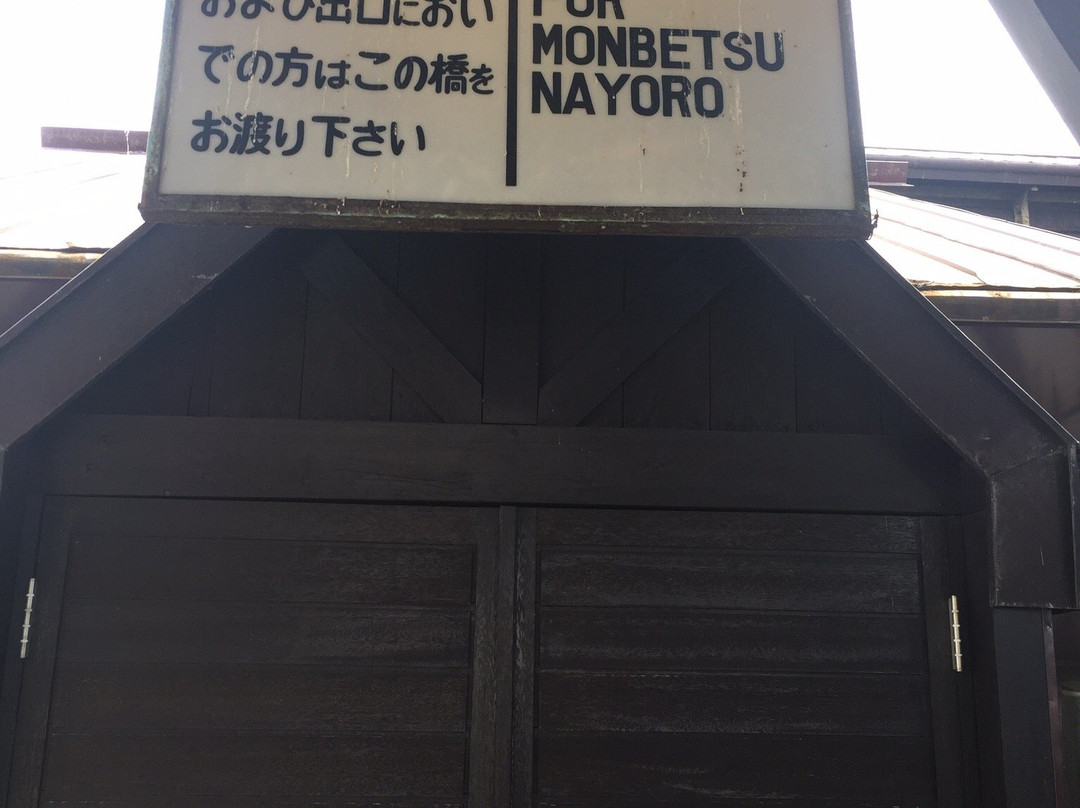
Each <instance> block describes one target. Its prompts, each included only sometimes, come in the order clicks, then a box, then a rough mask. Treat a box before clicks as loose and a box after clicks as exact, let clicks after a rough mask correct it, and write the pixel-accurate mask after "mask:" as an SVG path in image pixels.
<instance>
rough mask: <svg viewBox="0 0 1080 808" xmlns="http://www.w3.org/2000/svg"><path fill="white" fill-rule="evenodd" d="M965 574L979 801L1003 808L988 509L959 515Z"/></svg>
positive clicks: (974, 496) (981, 495)
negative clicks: (977, 756) (967, 584)
mask: <svg viewBox="0 0 1080 808" xmlns="http://www.w3.org/2000/svg"><path fill="white" fill-rule="evenodd" d="M976 482H981V483H982V484H983V485H985V480H982V479H981V478H980V480H979V481H975V480H967V481H966V484H967V485H968V486H969V487H970V488H972V489H973V490H972V491H971V500H970V501H971V502H972V503H974V502H975V501H976V500H978V501H979V502H983V504H984V506H985V502H984V500H985V491H978V492H976V490H975V489H979V488H981V486H979V485H977V484H976ZM962 526H963V531H964V545H965V548H966V550H967V553H966V556H965V561H966V566H967V578H968V580H969V581H971V590H970V598H969V604H970V609H969V612H968V614H969V617H968V619H967V620H965V621H964V623H965V628H966V629H967V631H966V633H965V637H966V638H967V642H966V643H965V648H966V653H965V656H966V658H967V659H968V663H969V664H968V670H970V671H971V678H972V682H973V684H974V690H975V719H976V724H977V726H978V744H979V779H980V781H981V782H980V785H981V792H980V798H981V800H980V803H977V804H981V805H982V806H983V808H1004V806H1005V775H1004V768H1005V765H1004V753H1003V751H1002V744H1001V737H1002V736H1001V713H1000V708H999V699H998V677H997V670H996V666H997V661H996V653H995V650H994V621H993V614H994V609H992V608H991V606H990V603H991V600H990V597H991V596H990V565H989V559H988V555H987V554H988V552H989V544H990V538H989V526H988V521H987V516H986V513H985V512H983V511H977V512H973V513H971V514H969V515H968V516H966V517H964V519H963V523H962Z"/></svg>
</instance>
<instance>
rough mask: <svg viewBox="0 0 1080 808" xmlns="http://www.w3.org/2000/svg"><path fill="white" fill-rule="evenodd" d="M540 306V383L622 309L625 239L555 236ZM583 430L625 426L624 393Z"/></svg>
mask: <svg viewBox="0 0 1080 808" xmlns="http://www.w3.org/2000/svg"><path fill="white" fill-rule="evenodd" d="M545 243H546V249H545V251H544V255H543V267H544V269H543V281H542V286H541V305H540V323H541V326H540V327H541V331H540V335H541V336H540V384H541V386H543V385H544V384H545V383H546V382H548V381H549V380H550V379H551V378H552V377H553V376H554V375H555V374H556V373H558V372H559V371H560V370H561V369H562V368H563V366H564V365H565V364H566V363H567V362H568V361H569V360H570V359H571V358H572V357H574V356H575V355H576V354H577V353H578V351H580V350H581V349H582V348H584V347H585V346H586V345H587V344H588V343H589V342H590V341H591V340H592V338H593V337H595V336H596V335H597V334H599V333H600V332H601V331H602V330H603V329H604V327H605V326H606V325H607V324H608V323H609V322H611V320H613V319H615V318H616V317H618V316H619V315H620V314H621V313H622V311H623V303H624V285H625V284H624V274H625V273H624V261H625V258H624V249H625V248H624V246H623V245H622V243H621V240H620V239H610V238H601V237H591V236H552V237H550V238H549V239H547V240H546V242H545ZM581 425H582V426H607V427H615V426H622V389H621V388H620V389H619V390H618V391H616V392H615V393H612V394H611V395H610V396H609V397H608V398H607V399H606V400H605V401H604V402H603V403H602V404H601V405H600V406H598V407H597V408H596V409H595V410H593V412H592V413H591V414H590V415H589V416H588V417H587V418H586V419H585V420H584V421H583V422H582V424H581Z"/></svg>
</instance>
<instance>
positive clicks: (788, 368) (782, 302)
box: [710, 272, 797, 432]
mask: <svg viewBox="0 0 1080 808" xmlns="http://www.w3.org/2000/svg"><path fill="white" fill-rule="evenodd" d="M795 304H796V301H795V300H794V298H793V297H792V295H791V293H790V292H789V291H788V290H787V289H785V288H784V287H783V286H782V285H781V284H780V283H779V281H777V280H776V278H774V277H773V276H772V275H771V274H769V273H765V272H758V273H756V275H755V276H754V277H753V278H751V279H748V280H744V281H740V282H737V283H734V284H732V286H731V287H730V288H729V289H728V290H727V291H726V292H725V293H724V294H721V295H720V296H719V297H718V298H717V299H716V300H715V301H713V304H712V306H711V307H710V313H711V317H712V320H711V339H712V359H711V361H712V414H711V424H712V428H713V429H715V430H722V431H738V432H759V431H760V432H794V431H795V428H796V423H797V409H796V376H795V311H796V308H795Z"/></svg>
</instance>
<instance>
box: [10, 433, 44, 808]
mask: <svg viewBox="0 0 1080 808" xmlns="http://www.w3.org/2000/svg"><path fill="white" fill-rule="evenodd" d="M46 429H48V427H46ZM42 437H43V436H42V435H39V436H38V437H37V438H36V439H34V440H33V441H32V442H29V445H27V443H28V442H26V441H24V442H23V445H21V446H20V445H18V444H17V445H16V447H14V448H12V449H8V450H7V451H6V452H0V480H2V485H0V493H2V497H0V508H2V510H0V541H2V542H3V544H2V545H0V546H2V548H3V556H2V557H3V561H4V565H5V567H4V568H5V570H6V572H7V574H6V575H5V580H4V583H3V595H2V597H3V598H4V606H3V608H4V612H5V614H4V618H5V619H4V621H3V622H0V625H7V626H8V633H7V645H6V646H5V647H4V650H3V657H2V658H3V661H4V669H3V689H2V692H0V726H2V727H4V731H3V732H2V733H0V760H5V761H9V762H10V761H11V760H12V758H13V750H14V747H15V733H16V717H17V715H18V712H19V703H20V690H21V688H22V681H23V673H24V669H25V662H24V661H23V660H22V659H21V658H20V654H19V651H20V643H21V640H22V625H23V621H22V620H21V619H19V617H20V616H21V615H22V613H23V612H22V610H23V609H24V608H25V605H26V598H25V594H26V590H27V584H28V582H29V580H30V578H31V577H32V576H33V575H34V567H35V565H36V562H37V549H38V536H39V535H40V534H41V518H42V512H43V509H44V497H43V496H42V494H41V491H42V477H43V470H42V463H41V457H42V454H43V453H42V452H41V450H40V448H39V447H40V442H41V440H42ZM14 774H15V773H14V772H13V771H11V770H10V769H9V768H8V766H0V794H3V795H7V794H8V793H9V789H10V787H11V778H12V777H13V776H14ZM8 804H10V803H8Z"/></svg>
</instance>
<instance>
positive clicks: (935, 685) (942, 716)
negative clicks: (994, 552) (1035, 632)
mask: <svg viewBox="0 0 1080 808" xmlns="http://www.w3.org/2000/svg"><path fill="white" fill-rule="evenodd" d="M920 534H921V535H920V541H919V544H920V556H921V578H922V596H923V609H924V611H925V621H926V657H927V664H928V666H929V680H930V716H931V723H932V725H933V733H934V735H933V741H934V764H935V768H936V770H937V804H938V807H939V808H961V806H963V805H964V786H963V784H964V774H965V772H964V770H963V755H962V752H961V747H960V709H959V693H958V682H959V674H958V673H957V672H955V671H954V670H953V666H952V642H951V634H950V625H951V620H950V611H949V604H948V598H949V597H950V596H951V595H953V594H956V593H955V592H953V591H952V590H951V589H950V587H949V566H948V565H949V559H948V536H947V534H946V531H945V524H944V522H943V521H942V520H941V519H923V520H922V522H921V531H920Z"/></svg>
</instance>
